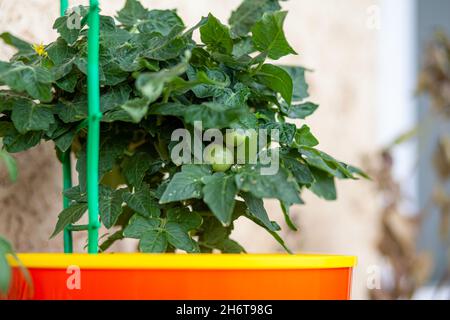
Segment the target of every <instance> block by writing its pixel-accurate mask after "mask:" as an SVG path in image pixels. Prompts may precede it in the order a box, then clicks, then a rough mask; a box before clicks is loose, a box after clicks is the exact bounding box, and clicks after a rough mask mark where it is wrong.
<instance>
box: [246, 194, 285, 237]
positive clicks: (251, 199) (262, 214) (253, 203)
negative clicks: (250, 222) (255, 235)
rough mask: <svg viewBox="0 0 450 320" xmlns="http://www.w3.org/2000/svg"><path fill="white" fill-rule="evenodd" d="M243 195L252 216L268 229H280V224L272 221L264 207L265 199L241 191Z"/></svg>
mask: <svg viewBox="0 0 450 320" xmlns="http://www.w3.org/2000/svg"><path fill="white" fill-rule="evenodd" d="M240 195H241V197H242V199H244V201H245V204H246V205H247V207H248V211H249V213H250V215H251V216H253V217H254V218H255V219H257V220H258V221H259V222H260V223H261V224H262V225H263V226H264V227H265V228H266V229H267V230H271V231H278V230H280V228H279V226H278V225H276V224H274V223H272V221H271V220H270V218H269V215H268V214H267V211H266V209H265V208H264V201H263V200H262V199H259V198H257V197H255V196H254V195H252V194H251V193H248V192H241V194H240Z"/></svg>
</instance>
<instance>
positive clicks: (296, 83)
mask: <svg viewBox="0 0 450 320" xmlns="http://www.w3.org/2000/svg"><path fill="white" fill-rule="evenodd" d="M280 67H281V68H283V69H284V70H285V71H286V72H287V73H289V75H290V76H291V78H292V83H293V87H294V90H293V94H292V100H293V101H302V100H304V99H306V98H308V97H309V93H308V84H307V83H306V79H305V71H306V69H305V68H303V67H294V66H280Z"/></svg>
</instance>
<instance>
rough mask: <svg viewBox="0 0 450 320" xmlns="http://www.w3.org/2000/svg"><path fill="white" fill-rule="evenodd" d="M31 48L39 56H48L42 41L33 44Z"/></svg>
mask: <svg viewBox="0 0 450 320" xmlns="http://www.w3.org/2000/svg"><path fill="white" fill-rule="evenodd" d="M33 50H34V52H36V53H37V54H38V55H40V56H41V57H47V56H48V54H47V51H45V47H44V45H43V44H42V43H41V44H33Z"/></svg>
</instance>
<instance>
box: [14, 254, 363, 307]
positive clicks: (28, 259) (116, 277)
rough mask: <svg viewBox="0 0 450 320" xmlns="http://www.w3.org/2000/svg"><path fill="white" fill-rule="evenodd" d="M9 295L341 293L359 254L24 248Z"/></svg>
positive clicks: (261, 296)
mask: <svg viewBox="0 0 450 320" xmlns="http://www.w3.org/2000/svg"><path fill="white" fill-rule="evenodd" d="M19 258H20V259H21V261H22V262H23V264H24V265H25V266H26V267H27V268H28V270H29V272H30V275H31V278H32V281H33V287H32V288H31V287H30V286H29V285H28V284H27V282H26V281H25V280H24V278H23V276H22V275H21V273H20V272H19V270H18V268H17V266H16V267H14V273H13V275H14V276H13V284H12V287H11V290H10V292H9V294H8V298H9V299H36V300H53V299H54V300H66V299H81V300H84V299H94V300H97V299H108V300H110V299H112V300H116V299H131V300H133V299H151V300H153V299H156V300H305V299H306V300H312V299H318V300H320V299H326V300H346V299H350V287H351V278H352V269H353V267H354V266H355V263H356V258H355V257H348V256H326V255H218V254H217V255H216V254H205V255H186V254H160V255H155V254H100V255H87V254H69V255H65V254H21V255H19Z"/></svg>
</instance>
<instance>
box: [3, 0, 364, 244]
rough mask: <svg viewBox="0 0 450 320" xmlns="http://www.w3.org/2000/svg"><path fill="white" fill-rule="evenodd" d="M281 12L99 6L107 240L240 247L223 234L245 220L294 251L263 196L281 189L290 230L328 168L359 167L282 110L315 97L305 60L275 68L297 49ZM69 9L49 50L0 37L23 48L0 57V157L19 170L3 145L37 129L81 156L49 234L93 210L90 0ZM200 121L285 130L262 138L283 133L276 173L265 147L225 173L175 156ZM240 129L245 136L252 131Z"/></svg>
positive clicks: (30, 141)
mask: <svg viewBox="0 0 450 320" xmlns="http://www.w3.org/2000/svg"><path fill="white" fill-rule="evenodd" d="M280 10H281V6H280V4H279V1H277V0H244V1H243V3H242V4H241V5H240V6H239V8H237V9H236V10H235V11H234V12H233V13H232V14H231V17H230V19H229V26H227V25H225V24H223V23H222V22H220V21H219V20H218V19H217V18H216V17H214V16H213V15H212V14H209V15H208V17H204V18H202V19H201V20H200V21H199V23H198V24H196V25H195V26H193V27H192V28H191V29H187V30H186V28H185V25H184V23H183V21H182V20H181V19H180V17H178V15H177V13H176V11H173V10H148V9H146V8H144V7H143V6H142V5H141V4H140V3H139V2H138V1H137V0H127V1H126V4H125V7H124V8H123V9H122V10H120V11H119V12H118V13H117V16H116V20H114V19H113V18H111V17H107V16H101V19H100V23H101V34H100V69H99V74H100V81H101V88H100V95H101V97H100V104H101V105H100V108H101V111H102V113H103V117H102V119H101V143H100V163H99V185H100V192H99V197H100V199H99V201H100V218H101V222H102V224H103V225H104V226H105V227H106V228H108V229H112V228H113V229H112V230H114V232H112V234H111V235H109V237H107V239H106V240H104V242H103V243H102V244H101V250H102V251H104V250H107V249H108V248H109V247H110V246H111V245H112V244H113V243H114V242H115V241H120V240H121V239H123V238H136V239H139V240H140V245H139V248H140V250H141V251H144V252H173V251H175V250H177V249H180V250H184V251H187V252H212V251H213V250H219V251H222V252H224V253H240V252H245V251H244V249H243V248H242V247H241V246H240V245H239V244H238V243H237V242H235V241H234V240H231V239H230V235H231V233H232V231H233V228H234V223H235V221H236V219H238V218H241V217H242V218H246V219H249V220H251V221H253V222H254V223H256V224H257V225H259V226H261V227H262V228H264V229H266V230H267V232H269V233H270V234H271V235H272V236H273V237H274V239H275V240H276V241H278V242H279V243H280V245H281V246H283V247H284V248H285V249H286V250H288V251H289V249H288V248H287V246H286V244H285V243H284V241H283V240H282V239H281V237H280V236H279V234H278V232H279V230H280V226H279V225H278V224H277V223H276V222H275V221H272V220H271V219H270V215H269V213H268V212H266V210H265V208H264V202H263V200H264V199H278V200H279V202H280V203H281V207H282V209H283V213H284V217H285V219H286V223H287V225H288V226H289V227H290V228H291V229H296V227H295V224H294V222H293V221H291V218H290V217H289V208H290V207H291V206H292V205H295V204H301V203H303V202H302V200H301V197H300V194H301V193H302V192H303V191H304V190H305V189H310V190H311V191H312V192H313V193H315V194H316V195H318V196H319V197H322V198H324V199H326V200H334V199H336V188H335V178H338V179H355V178H356V176H365V175H364V173H363V172H361V171H360V170H359V169H357V168H354V167H352V166H349V165H346V164H344V163H342V162H340V161H338V160H336V159H334V158H333V157H331V156H329V155H328V154H326V153H324V152H322V151H320V150H318V149H316V147H317V145H318V144H319V141H318V140H317V139H316V138H315V137H314V135H313V134H312V133H311V130H310V128H309V127H308V126H306V125H302V126H300V127H297V126H296V125H295V124H293V122H292V121H289V120H288V119H305V118H306V117H308V116H311V115H312V114H313V113H314V112H315V111H316V109H317V108H318V106H317V105H316V104H313V103H311V102H309V101H307V100H306V99H307V98H308V85H307V83H306V79H305V72H306V71H307V70H306V69H305V68H302V67H292V66H279V65H276V61H275V60H278V59H279V58H281V57H283V56H286V55H289V54H295V50H294V49H293V48H292V47H291V46H290V45H289V43H288V41H287V39H286V37H285V35H284V32H283V24H284V21H285V18H286V14H287V13H286V12H285V11H280ZM75 12H78V13H79V14H81V16H82V19H81V21H80V25H79V27H80V28H78V29H77V28H73V27H74V26H73V25H72V26H70V24H71V23H72V24H73V22H74V21H73V20H74V17H73V14H72V15H71V16H64V17H60V18H58V19H57V20H56V22H55V24H54V28H55V29H56V30H57V32H58V33H59V37H58V38H57V39H56V41H54V42H53V43H50V44H48V45H46V46H43V47H38V46H34V47H33V46H31V45H30V44H28V43H26V42H25V41H23V40H21V39H18V38H16V37H14V36H12V35H11V34H9V33H3V34H0V39H2V40H3V41H4V42H5V43H6V44H8V45H11V46H13V47H15V48H16V49H17V53H16V54H15V55H14V56H13V58H12V59H11V61H9V62H0V86H1V89H0V138H2V139H3V146H4V148H3V149H2V150H1V152H0V158H1V159H2V160H4V161H5V163H6V165H7V167H8V169H9V170H10V173H11V177H12V178H14V177H15V176H16V170H15V167H14V165H13V161H12V159H11V158H10V157H9V155H8V154H7V153H6V152H9V153H15V152H20V151H24V150H27V149H30V148H32V147H34V146H35V145H37V144H38V143H40V142H41V141H42V140H44V141H46V140H51V141H53V142H54V143H55V148H56V151H57V154H61V152H64V151H66V150H71V152H72V153H73V154H74V155H75V156H76V158H77V163H76V169H77V171H78V180H79V185H78V186H76V187H74V188H72V189H69V190H67V191H66V192H65V196H66V197H67V198H68V199H70V200H71V205H70V206H69V207H68V208H66V209H64V210H63V211H62V212H61V213H60V215H59V218H58V222H57V224H56V227H55V230H54V232H53V235H52V236H55V235H57V234H58V233H60V232H61V231H62V230H63V229H64V228H65V227H66V226H68V225H69V224H73V223H76V222H78V221H79V220H80V219H81V218H82V217H83V215H84V214H85V212H86V210H87V197H86V166H87V163H86V161H87V160H86V145H87V128H86V119H87V114H88V112H87V81H86V80H87V79H86V70H87V32H86V31H87V25H86V22H87V21H86V16H87V8H85V7H82V6H81V7H78V8H77V10H75ZM194 32H197V33H199V35H200V39H201V42H200V43H196V42H195V41H194V40H193V33H194ZM267 59H271V61H270V63H269V61H268V60H267ZM266 60H267V61H266ZM196 121H202V125H203V130H206V129H209V128H215V129H219V130H222V131H225V129H230V128H232V129H255V130H258V129H267V130H271V129H277V130H279V133H280V134H279V136H278V138H277V139H276V138H275V137H274V140H275V141H269V142H268V146H270V145H271V143H272V142H277V143H278V144H277V147H278V148H279V149H278V151H279V154H280V156H279V165H280V168H279V170H278V171H277V172H276V173H275V174H272V175H263V174H261V170H260V169H261V168H263V164H262V161H261V156H262V154H261V153H259V154H257V155H256V160H257V163H256V164H251V163H248V160H249V159H250V157H246V159H244V160H246V162H245V161H244V162H245V163H237V161H236V163H235V164H234V165H233V166H231V168H229V166H227V165H225V166H224V165H222V167H223V169H224V170H223V171H225V172H220V173H214V172H213V171H214V170H216V169H217V166H218V165H219V164H218V163H214V164H213V166H212V167H211V166H209V165H205V164H197V163H194V164H181V165H180V163H174V162H173V160H172V159H171V157H170V153H171V150H172V149H173V148H174V143H173V141H171V134H172V132H174V131H175V130H176V129H187V130H189V132H193V131H194V129H193V126H194V123H195V122H196ZM241 138H242V139H241V141H245V144H248V143H249V142H251V140H252V139H253V138H255V137H251V136H248V137H241ZM247 147H248V146H247ZM224 150H225V149H224ZM268 150H275V149H270V148H269V149H268ZM214 165H215V166H216V167H214ZM228 168H229V169H228ZM216 171H217V170H216Z"/></svg>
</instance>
